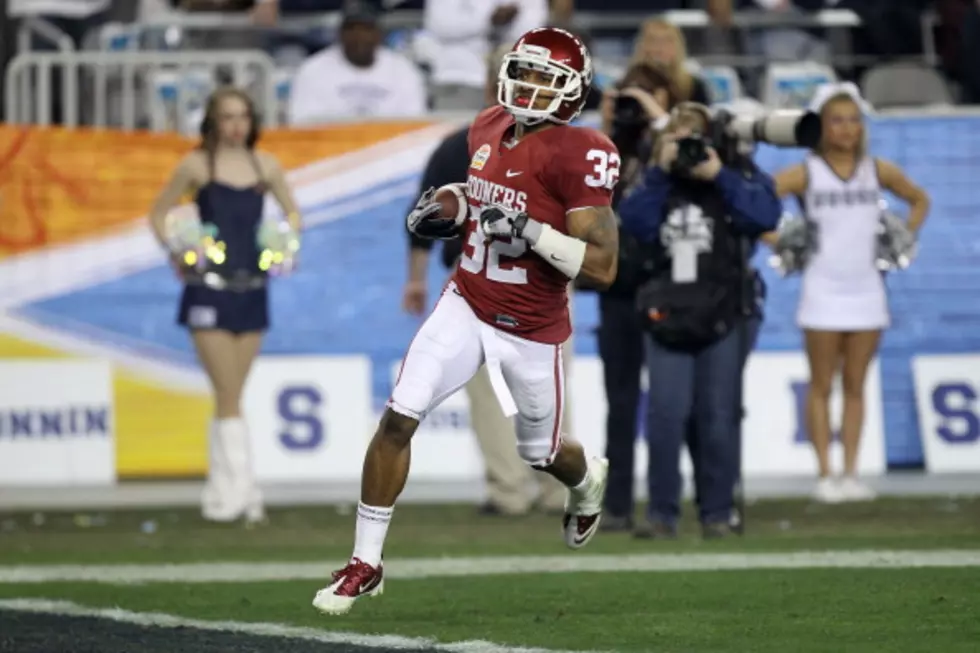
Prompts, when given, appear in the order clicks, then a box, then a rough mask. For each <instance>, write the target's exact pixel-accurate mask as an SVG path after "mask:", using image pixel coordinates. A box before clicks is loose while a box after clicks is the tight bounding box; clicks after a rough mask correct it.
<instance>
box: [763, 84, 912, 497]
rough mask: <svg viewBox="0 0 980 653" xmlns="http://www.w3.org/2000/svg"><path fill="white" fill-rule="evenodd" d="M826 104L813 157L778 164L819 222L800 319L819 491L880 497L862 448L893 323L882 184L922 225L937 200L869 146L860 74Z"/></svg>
mask: <svg viewBox="0 0 980 653" xmlns="http://www.w3.org/2000/svg"><path fill="white" fill-rule="evenodd" d="M810 108H811V109H812V110H813V111H815V112H818V113H819V114H820V117H821V120H822V126H823V136H822V139H821V143H820V145H819V146H818V147H817V148H816V149H815V150H813V151H812V152H811V153H810V154H809V155H808V156H807V158H806V160H805V161H804V162H803V163H801V164H798V165H795V166H792V167H790V168H788V169H786V170H784V171H782V172H781V173H779V174H777V175H776V177H775V179H776V189H777V192H778V194H779V196H780V197H786V196H795V197H797V198H799V199H800V201H801V204H802V205H803V207H804V211H805V217H806V219H807V221H808V222H809V223H810V224H811V225H812V226H813V229H814V231H813V234H814V245H815V247H814V248H813V251H812V252H811V254H810V256H809V260H808V262H807V265H806V268H805V269H804V271H803V279H802V291H801V294H800V303H799V309H798V312H797V323H798V324H799V326H800V328H801V329H802V330H803V334H804V339H805V345H806V352H807V358H808V359H809V364H810V389H809V393H808V395H807V402H806V426H807V432H808V433H809V435H810V440H811V442H813V447H814V450H815V452H816V454H817V462H818V466H819V470H820V480H819V481H818V483H817V487H816V490H815V498H816V499H817V500H819V501H823V502H828V503H836V502H840V501H859V500H870V499H873V498H874V492H873V490H871V488H869V487H867V486H865V485H863V484H862V483H860V482H859V481H858V480H857V477H856V473H855V472H856V469H857V456H858V449H859V445H860V440H861V428H862V424H863V422H864V394H863V392H864V380H865V375H866V373H867V370H868V365H869V364H870V362H871V359H872V358H873V357H874V355H875V353H876V352H877V350H878V342H879V340H880V338H881V332H882V330H884V329H886V328H888V326H889V324H890V319H889V313H888V300H887V297H886V293H885V284H884V280H883V277H882V274H881V272H880V271H879V270H878V268H877V267H876V265H875V248H876V244H877V238H878V228H879V221H880V219H881V215H882V213H881V208H880V206H879V200H880V198H881V192H882V189H886V190H889V191H891V192H892V193H894V194H895V195H896V196H897V197H899V198H901V199H902V200H903V201H905V202H907V203H908V204H909V218H908V227H909V229H910V230H911V231H912V232H913V233H915V232H917V231H918V230H919V228H920V227H921V226H922V223H923V221H924V220H925V217H926V213H927V212H928V210H929V197H928V195H927V194H926V193H925V191H923V190H922V189H921V188H919V187H918V186H917V185H916V184H914V183H912V182H911V181H910V180H909V179H908V178H907V177H906V176H905V174H904V173H903V172H902V171H901V170H900V169H899V168H898V167H897V166H896V165H895V164H893V163H889V162H888V161H883V160H881V159H877V158H874V157H872V156H871V155H870V154H869V153H868V151H867V142H868V139H867V134H866V132H865V125H864V114H865V113H866V112H868V110H869V107H868V105H867V103H866V102H865V101H864V100H863V99H862V98H861V96H860V93H859V92H858V89H857V87H856V86H854V84H850V83H845V84H831V85H826V86H824V87H821V88H820V89H818V91H817V93H816V94H815V96H814V100H813V103H812V104H811V107H810ZM838 370H840V371H841V374H842V377H843V378H842V381H843V387H844V414H843V419H842V421H841V424H842V426H841V440H842V441H843V445H844V475H843V477H841V478H839V479H835V478H834V477H833V476H832V475H831V470H830V463H829V459H828V449H829V447H830V440H831V428H830V416H829V407H828V404H829V398H830V390H831V386H832V383H833V379H834V376H835V375H836V373H837V371H838Z"/></svg>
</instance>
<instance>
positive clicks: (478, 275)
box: [454, 107, 620, 344]
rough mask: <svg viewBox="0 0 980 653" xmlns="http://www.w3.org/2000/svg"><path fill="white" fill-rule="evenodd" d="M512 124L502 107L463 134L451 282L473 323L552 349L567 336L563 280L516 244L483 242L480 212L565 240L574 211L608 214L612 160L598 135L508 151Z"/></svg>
mask: <svg viewBox="0 0 980 653" xmlns="http://www.w3.org/2000/svg"><path fill="white" fill-rule="evenodd" d="M513 125H514V119H513V118H512V117H511V116H510V114H509V113H507V111H506V110H505V109H504V108H502V107H493V108H491V109H487V110H486V111H484V112H483V113H481V114H480V115H479V116H478V117H477V119H476V121H475V122H474V123H473V126H472V127H471V128H470V133H469V146H470V147H469V149H470V157H471V161H470V168H469V177H468V179H467V197H468V199H469V203H470V217H469V220H468V222H467V225H466V232H465V234H464V235H463V238H464V239H465V243H464V246H463V257H462V258H461V259H460V262H459V268H458V269H457V270H456V273H455V275H454V279H455V281H456V286H457V288H458V289H459V292H460V294H462V296H463V297H464V298H465V299H466V301H467V302H468V303H469V304H470V307H471V308H472V309H473V311H474V312H475V313H476V315H477V317H479V318H480V319H481V320H483V321H484V322H486V323H487V324H491V325H493V326H495V327H497V328H500V329H503V330H505V331H509V332H511V333H514V334H516V335H519V336H521V337H523V338H527V339H528V340H534V341H537V342H544V343H551V344H557V343H561V342H564V341H565V340H567V339H568V337H569V336H570V335H571V324H570V322H569V317H568V295H567V290H568V283H569V279H568V277H566V276H565V275H564V274H562V273H561V272H559V271H558V270H556V269H555V268H554V267H552V266H551V265H550V264H549V263H548V262H547V261H545V260H544V259H542V258H541V257H540V256H539V255H538V254H536V253H535V252H533V251H532V250H531V248H530V247H529V246H528V244H527V242H525V241H524V240H521V239H518V238H509V239H494V240H492V241H491V242H490V243H485V242H484V238H485V237H484V234H483V231H482V230H481V229H480V220H479V218H480V211H481V210H483V209H484V208H486V207H489V206H502V207H505V208H507V209H511V210H517V211H524V212H526V213H527V214H528V215H530V216H531V217H532V218H534V219H535V220H538V221H539V222H542V223H545V224H549V225H551V227H552V228H554V229H557V230H558V231H560V232H562V233H565V234H567V233H568V228H567V225H566V215H567V214H568V212H570V211H573V210H575V209H582V208H587V207H591V206H609V204H610V202H611V199H612V189H613V187H614V186H615V184H616V181H617V180H618V178H619V163H620V160H619V153H618V152H617V150H616V146H614V145H613V144H612V142H611V141H610V140H609V139H608V138H606V137H605V136H604V135H602V134H601V133H599V132H597V131H595V130H593V129H588V128H583V127H570V126H565V125H558V126H555V127H551V128H549V129H543V130H540V131H537V132H534V133H532V134H529V135H527V136H525V137H524V138H522V139H521V140H520V142H518V143H517V145H515V146H513V147H509V146H508V145H505V144H504V140H505V138H506V137H507V136H509V134H510V133H511V132H510V128H511V127H512V126H513Z"/></svg>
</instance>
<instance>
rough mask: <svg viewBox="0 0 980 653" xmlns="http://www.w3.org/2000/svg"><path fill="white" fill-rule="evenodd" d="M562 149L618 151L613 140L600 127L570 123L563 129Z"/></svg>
mask: <svg viewBox="0 0 980 653" xmlns="http://www.w3.org/2000/svg"><path fill="white" fill-rule="evenodd" d="M562 131H563V132H564V133H563V134H562V139H561V140H562V143H561V146H562V149H566V148H568V149H576V150H578V149H586V150H591V149H601V150H607V151H609V152H618V151H619V150H618V148H617V147H616V146H615V145H614V144H613V142H612V140H610V138H609V137H608V136H606V135H605V134H603V133H602V132H601V131H599V130H598V129H593V128H592V127H580V126H571V125H569V126H568V127H567V128H566V129H564V130H562Z"/></svg>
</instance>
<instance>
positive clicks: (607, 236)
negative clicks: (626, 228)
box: [568, 206, 619, 290]
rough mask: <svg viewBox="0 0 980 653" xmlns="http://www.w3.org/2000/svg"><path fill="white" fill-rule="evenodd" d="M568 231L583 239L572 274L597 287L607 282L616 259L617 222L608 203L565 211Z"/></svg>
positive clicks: (612, 271) (611, 276)
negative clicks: (569, 211) (579, 264)
mask: <svg viewBox="0 0 980 653" xmlns="http://www.w3.org/2000/svg"><path fill="white" fill-rule="evenodd" d="M568 235H569V236H571V237H573V238H577V239H579V240H580V241H582V242H584V243H585V251H584V252H583V254H582V265H581V268H580V269H579V271H578V274H577V275H576V276H575V277H574V278H575V279H577V280H579V281H583V282H585V283H586V284H588V285H589V286H590V287H595V288H599V289H600V290H602V289H605V288H608V287H609V286H611V285H612V282H613V281H615V280H616V271H617V264H618V261H619V226H618V223H617V221H616V214H615V213H613V210H612V207H610V206H591V207H589V208H586V209H576V210H574V211H572V212H571V213H569V214H568Z"/></svg>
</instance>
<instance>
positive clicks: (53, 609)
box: [0, 599, 598, 653]
mask: <svg viewBox="0 0 980 653" xmlns="http://www.w3.org/2000/svg"><path fill="white" fill-rule="evenodd" d="M0 610H17V611H21V612H34V613H43V614H54V615H62V616H72V617H95V618H97V619H108V620H111V621H115V622H118V623H124V624H133V625H136V626H146V627H155V628H194V629H197V630H206V631H210V632H225V633H235V634H240V635H256V636H259V637H279V638H285V639H296V640H303V641H308V642H320V643H323V644H337V645H341V646H360V647H364V648H377V649H385V650H392V649H394V650H405V651H417V650H426V651H430V650H434V651H446V652H447V653H590V652H589V651H578V652H575V651H555V650H552V649H540V648H525V647H514V646H504V645H501V644H494V643H492V642H481V641H468V642H454V643H450V644H440V643H438V642H435V641H433V640H428V639H422V638H417V637H401V636H398V635H363V634H360V633H345V632H337V631H328V630H320V629H317V628H301V627H298V626H285V625H282V624H272V623H247V622H241V621H202V620H200V619H186V618H184V617H178V616H176V615H172V614H161V613H158V612H130V611H129V610H122V609H119V608H106V609H101V608H88V607H85V606H82V605H78V604H77V603H71V602H69V601H49V600H44V599H11V600H0ZM310 610H313V608H312V607H311V608H310ZM324 621H325V623H338V622H336V621H333V622H330V621H329V620H328V619H327V618H326V617H325V618H324ZM591 653H598V652H591Z"/></svg>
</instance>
